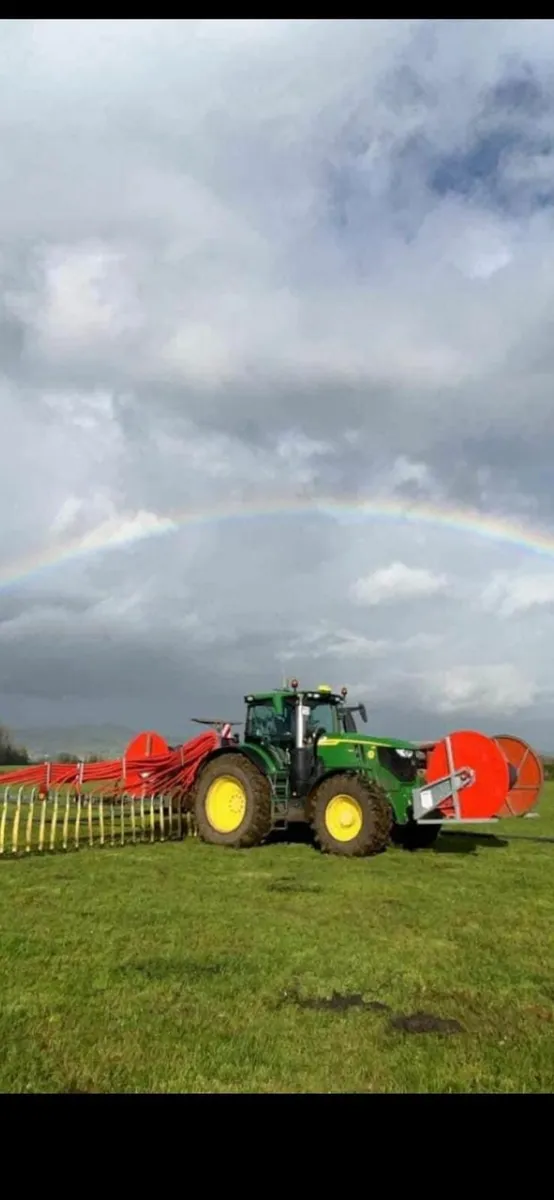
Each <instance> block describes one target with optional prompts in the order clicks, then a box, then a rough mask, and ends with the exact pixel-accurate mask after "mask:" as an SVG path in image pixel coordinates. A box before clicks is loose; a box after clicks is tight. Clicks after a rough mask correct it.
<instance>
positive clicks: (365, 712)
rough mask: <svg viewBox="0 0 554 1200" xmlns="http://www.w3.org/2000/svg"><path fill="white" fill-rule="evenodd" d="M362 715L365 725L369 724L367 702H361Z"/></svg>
mask: <svg viewBox="0 0 554 1200" xmlns="http://www.w3.org/2000/svg"><path fill="white" fill-rule="evenodd" d="M360 716H361V718H362V721H363V723H364V725H367V709H366V706H365V704H360Z"/></svg>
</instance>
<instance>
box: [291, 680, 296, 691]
mask: <svg viewBox="0 0 554 1200" xmlns="http://www.w3.org/2000/svg"><path fill="white" fill-rule="evenodd" d="M290 686H291V688H292V690H293V692H296V690H297V688H298V680H297V679H291V681H290Z"/></svg>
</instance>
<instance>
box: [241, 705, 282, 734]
mask: <svg viewBox="0 0 554 1200" xmlns="http://www.w3.org/2000/svg"><path fill="white" fill-rule="evenodd" d="M292 722H293V713H292V711H290V710H289V709H288V705H287V706H286V710H285V715H284V716H281V714H280V713H278V712H276V711H275V708H274V707H273V704H271V703H269V701H268V702H266V703H263V702H261V703H259V704H250V705H249V708H248V715H247V718H246V731H245V733H246V737H247V738H264V739H266V740H267V741H269V742H281V741H284V740H288V738H289V737H290V736H292V734H293V723H292Z"/></svg>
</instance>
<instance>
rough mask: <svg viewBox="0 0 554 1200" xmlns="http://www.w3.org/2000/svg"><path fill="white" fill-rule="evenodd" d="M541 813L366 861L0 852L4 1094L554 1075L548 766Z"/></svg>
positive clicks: (391, 1084)
mask: <svg viewBox="0 0 554 1200" xmlns="http://www.w3.org/2000/svg"><path fill="white" fill-rule="evenodd" d="M541 814H542V815H541V819H540V820H536V821H521V822H502V823H501V825H498V826H496V827H495V828H494V830H493V831H492V832H489V833H487V834H483V833H482V831H481V832H479V834H478V835H476V834H472V833H470V832H464V833H460V834H457V835H454V834H449V835H448V836H446V835H443V836H442V837H441V838H440V839H439V842H438V843H437V847H436V848H435V849H434V850H430V851H425V852H419V853H416V854H409V853H406V852H403V851H401V850H397V849H394V850H390V851H387V853H386V854H384V855H381V856H379V857H378V858H376V859H370V860H365V861H364V860H362V861H359V862H346V861H344V860H341V859H337V858H328V857H325V856H322V855H320V854H318V853H317V852H316V851H315V850H314V849H312V847H311V846H309V845H305V844H286V843H275V844H273V845H267V846H264V847H261V848H259V849H256V850H251V851H244V852H233V851H225V850H219V849H215V848H212V847H208V846H205V845H202V844H201V843H199V842H198V841H197V840H193V839H188V840H186V841H184V842H183V843H166V844H161V845H152V846H149V845H144V846H137V847H133V846H130V847H126V848H123V849H110V848H103V849H94V850H88V849H85V850H82V851H79V852H78V853H68V854H66V855H64V854H57V855H52V856H46V857H38V856H37V857H33V856H31V857H29V858H27V859H23V860H19V861H13V860H11V859H6V860H5V861H4V860H3V861H1V862H0V1091H2V1092H23V1091H27V1092H60V1091H61V1092H68V1091H72V1092H114V1091H117V1092H122V1091H127V1092H141V1091H147V1092H152V1091H155V1092H176V1091H201V1092H227V1091H231V1092H238V1091H254V1092H349V1091H356V1092H367V1091H373V1092H405V1091H410V1092H441V1091H442V1092H498V1091H506V1092H551V1091H552V1090H554V919H553V918H554V887H553V879H554V785H552V784H549V785H548V786H547V788H546V789H545V797H544V799H543V801H542V804H541ZM545 837H552V839H553V841H552V842H548V841H542V842H541V841H536V840H535V839H538V838H545ZM523 838H527V839H529V840H527V841H523V840H520V839H523ZM504 839H506V840H504ZM512 839H513V840H512ZM414 1014H419V1016H417V1019H415V1020H414V1019H413V1018H414ZM406 1018H412V1019H411V1020H410V1019H408V1020H406ZM441 1022H444V1024H441ZM450 1023H451V1024H450ZM421 1030H423V1031H421Z"/></svg>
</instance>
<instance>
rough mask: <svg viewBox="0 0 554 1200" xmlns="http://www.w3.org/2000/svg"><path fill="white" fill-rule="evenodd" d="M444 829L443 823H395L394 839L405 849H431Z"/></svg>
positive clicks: (395, 842)
mask: <svg viewBox="0 0 554 1200" xmlns="http://www.w3.org/2000/svg"><path fill="white" fill-rule="evenodd" d="M441 829H442V825H418V824H417V822H416V821H407V822H406V824H405V825H394V827H393V830H392V841H393V842H394V844H395V846H401V847H402V849H403V850H429V849H430V848H431V846H434V845H435V842H436V840H437V838H438V836H439V833H440V831H441Z"/></svg>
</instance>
